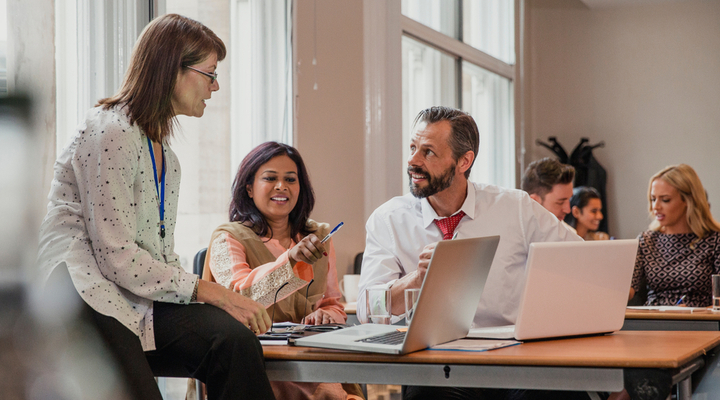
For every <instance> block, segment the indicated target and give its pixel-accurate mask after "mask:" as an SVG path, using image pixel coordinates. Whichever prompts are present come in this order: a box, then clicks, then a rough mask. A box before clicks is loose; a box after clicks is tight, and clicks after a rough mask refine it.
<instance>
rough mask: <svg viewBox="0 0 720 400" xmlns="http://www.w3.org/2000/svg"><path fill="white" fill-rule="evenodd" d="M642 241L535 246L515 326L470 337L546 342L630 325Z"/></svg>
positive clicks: (476, 331)
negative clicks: (631, 296) (629, 303)
mask: <svg viewBox="0 0 720 400" xmlns="http://www.w3.org/2000/svg"><path fill="white" fill-rule="evenodd" d="M637 247H638V241H637V240H636V239H632V240H597V241H588V242H552V243H547V242H544V243H532V244H531V245H530V252H529V254H528V261H527V265H526V268H525V288H524V290H523V295H522V299H521V302H520V308H519V309H518V315H517V319H516V322H515V325H507V326H500V327H487V328H473V329H471V331H470V334H469V335H468V337H473V338H489V339H517V340H531V339H545V338H553V337H567V336H582V335H593V334H603V333H610V332H615V331H617V330H619V329H620V328H622V326H623V323H624V321H625V307H626V305H627V300H628V293H629V291H630V282H631V280H632V274H633V268H634V267H635V256H636V253H637Z"/></svg>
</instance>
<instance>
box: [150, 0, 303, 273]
mask: <svg viewBox="0 0 720 400" xmlns="http://www.w3.org/2000/svg"><path fill="white" fill-rule="evenodd" d="M290 5H291V0H230V1H228V0H165V9H164V10H162V11H164V12H165V13H177V14H181V15H184V16H187V17H189V18H193V19H195V20H197V21H200V22H202V23H203V24H205V25H207V26H208V27H209V28H210V29H212V30H213V32H215V33H216V34H217V35H218V36H219V37H220V39H222V40H223V42H224V43H225V46H226V48H227V50H228V54H227V57H226V58H225V60H224V61H222V62H220V63H219V65H218V70H217V71H218V83H219V84H220V90H219V91H217V92H214V93H213V95H212V98H211V99H210V100H208V101H207V107H206V109H205V114H204V115H203V117H202V118H190V117H184V116H180V117H178V121H179V123H180V129H179V132H178V135H176V138H175V139H174V140H173V142H172V147H173V150H174V151H175V152H176V153H177V155H178V158H179V159H180V164H181V166H182V174H183V176H182V183H181V187H180V192H181V196H180V204H179V207H178V223H177V230H176V232H175V251H176V252H177V253H178V255H179V256H180V260H181V263H182V265H183V267H185V269H186V270H188V271H191V270H192V260H193V257H194V256H195V253H196V252H197V251H198V250H200V249H201V248H203V247H207V245H208V244H209V240H210V235H211V234H212V232H213V231H214V230H215V228H216V227H217V226H218V225H220V224H221V223H223V222H227V219H228V206H229V200H230V187H231V184H232V180H233V179H234V178H235V174H236V172H237V168H238V166H239V165H240V162H241V161H242V159H243V158H244V157H245V155H246V154H247V153H248V152H249V151H250V150H251V149H252V148H254V147H255V146H257V145H258V144H260V143H262V142H265V141H268V140H275V141H279V142H283V143H288V144H292V127H293V124H292V84H291V82H292V69H291V66H292V64H291V62H292V52H291V41H290V33H291V23H290V22H291V8H290Z"/></svg>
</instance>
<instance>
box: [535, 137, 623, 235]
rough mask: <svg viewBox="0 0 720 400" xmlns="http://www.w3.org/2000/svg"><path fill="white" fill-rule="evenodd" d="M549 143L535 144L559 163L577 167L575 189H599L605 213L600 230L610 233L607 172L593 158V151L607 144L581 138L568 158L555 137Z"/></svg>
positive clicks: (549, 139)
mask: <svg viewBox="0 0 720 400" xmlns="http://www.w3.org/2000/svg"><path fill="white" fill-rule="evenodd" d="M548 141H549V142H550V143H545V142H543V141H542V140H540V139H538V140H536V141H535V143H536V144H537V145H538V146H543V147H545V148H547V149H549V150H550V151H552V152H553V153H555V155H556V156H557V157H558V161H560V162H561V163H563V164H569V165H572V166H573V167H575V182H574V183H573V186H574V187H578V186H591V187H594V188H595V189H597V191H598V192H600V200H601V201H602V213H603V216H604V218H603V220H602V221H600V228H599V229H598V230H599V231H601V232H607V233H610V232H609V231H608V212H607V192H606V188H605V186H606V184H607V172H606V171H605V168H603V166H602V165H600V163H599V162H598V161H597V160H596V159H595V157H594V156H593V150H595V149H596V148H603V147H605V142H604V141H600V142H599V143H596V144H588V143H589V142H590V139H588V138H585V137H584V138H580V142H579V143H578V144H577V145H576V146H575V148H574V149H573V151H572V152H571V153H570V155H569V156H568V153H567V152H566V151H565V149H564V148H563V146H562V145H561V144H560V143H559V142H558V141H557V138H556V137H555V136H550V137H548Z"/></svg>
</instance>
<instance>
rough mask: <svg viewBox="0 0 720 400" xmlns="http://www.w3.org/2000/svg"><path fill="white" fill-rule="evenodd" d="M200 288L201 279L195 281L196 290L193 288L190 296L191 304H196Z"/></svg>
mask: <svg viewBox="0 0 720 400" xmlns="http://www.w3.org/2000/svg"><path fill="white" fill-rule="evenodd" d="M198 286H200V278H198V279H197V280H196V281H195V288H193V292H192V296H190V302H191V303H194V302H196V301H197V292H198Z"/></svg>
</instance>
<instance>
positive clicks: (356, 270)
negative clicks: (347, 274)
mask: <svg viewBox="0 0 720 400" xmlns="http://www.w3.org/2000/svg"><path fill="white" fill-rule="evenodd" d="M362 259H363V253H358V254H357V255H356V256H355V265H354V266H353V274H357V275H359V274H360V269H361V268H362Z"/></svg>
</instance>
